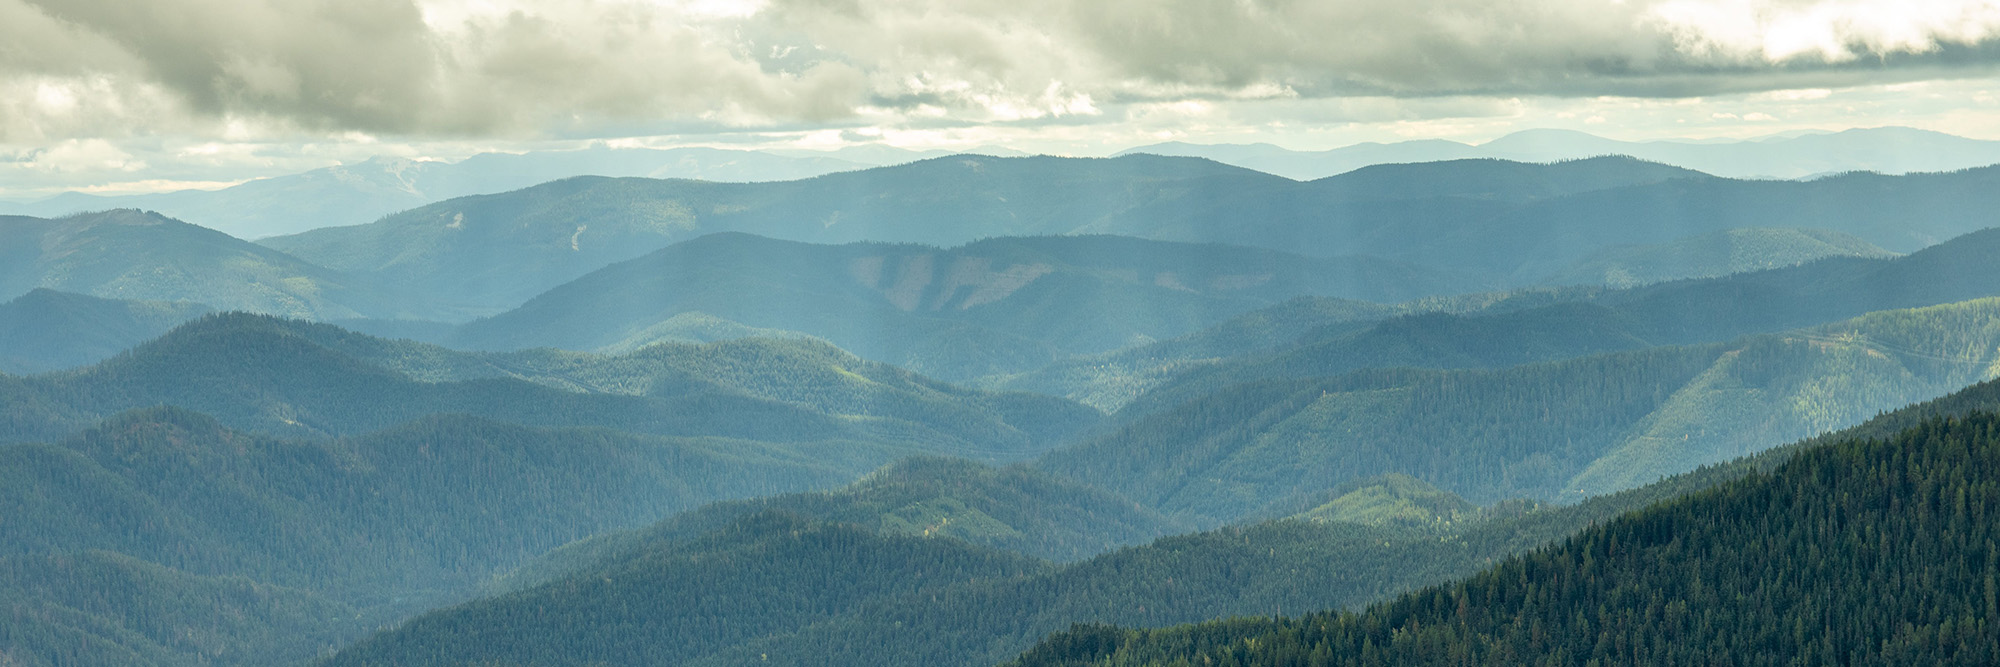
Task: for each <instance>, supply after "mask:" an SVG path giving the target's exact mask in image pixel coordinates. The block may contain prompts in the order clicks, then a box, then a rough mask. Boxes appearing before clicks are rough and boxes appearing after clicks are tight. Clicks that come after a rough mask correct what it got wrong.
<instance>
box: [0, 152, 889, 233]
mask: <svg viewBox="0 0 2000 667" xmlns="http://www.w3.org/2000/svg"><path fill="white" fill-rule="evenodd" d="M915 155H917V154H912V157H911V158H909V159H915ZM885 157H886V156H885ZM873 166H877V165H876V164H873V163H868V162H857V161H852V160H844V159H838V158H833V157H827V156H812V155H800V156H793V157H784V156H778V155H773V154H769V153H762V152H757V151H738V150H722V149H713V148H677V149H668V150H653V149H643V148H623V149H620V148H607V147H603V146H597V147H592V148H587V149H583V150H574V151H539V152H531V153H525V154H509V153H481V154H479V155H474V156H472V157H469V158H466V159H464V160H460V161H457V162H443V161H431V160H410V159H405V158H394V157H377V158H372V159H369V160H365V161H362V162H358V163H355V164H348V165H340V166H334V167H326V168H322V169H315V170H312V171H307V172H302V173H298V174H291V175H285V176H277V177H272V178H265V179H259V180H254V181H249V182H247V183H243V184H240V185H236V186H232V187H228V188H223V189H221V190H213V191H209V190H182V191H178V192H168V193H160V194H144V195H85V194H78V193H68V194H64V195H59V196H56V197H52V198H49V199H45V200H42V201H37V202H32V203H26V204H13V205H5V204H0V211H4V212H7V213H13V214H17V215H33V216H37V217H58V216H63V215H69V214H72V213H79V212H87V211H101V210H106V209H114V208H141V209H149V210H155V211H160V212H162V213H164V214H166V215H169V216H172V217H176V218H181V219H183V220H191V221H196V222H198V223H200V224H201V225H203V226H206V227H209V228H212V229H216V230H218V231H221V232H224V233H226V234H230V235H232V236H235V237H237V238H243V239H257V238H263V237H266V236H278V235H283V234H296V233H299V232H303V231H307V230H312V229H318V228H321V227H337V226H345V225H359V224H364V223H368V222H373V221H375V220H376V219H378V218H381V217H382V216H385V215H389V214H391V213H395V212H397V211H402V210H407V209H411V208H416V207H418V206H422V205H424V204H428V203H431V202H435V201H442V200H445V199H451V198H454V197H463V196H467V195H476V194H488V193H494V192H506V191H508V190H515V189H519V188H524V187H528V186H530V185H535V184H537V183H543V182H547V181H552V180H557V179H563V178H570V177H573V176H586V175H595V176H644V177H651V178H692V179H700V180H706V181H724V182H750V181H785V180H793V179H798V178H806V177H810V176H818V175H820V174H826V173H832V172H836V171H849V170H854V169H866V168H869V167H873Z"/></svg>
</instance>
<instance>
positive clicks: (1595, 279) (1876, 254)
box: [1544, 228, 1895, 287]
mask: <svg viewBox="0 0 2000 667" xmlns="http://www.w3.org/2000/svg"><path fill="white" fill-rule="evenodd" d="M1894 256H1895V253H1892V252H1889V251H1887V250H1883V249H1881V248H1877V247H1875V246H1874V245H1873V244H1870V243H1868V242H1867V241H1863V240H1861V239H1858V238H1855V237H1853V236H1850V235H1847V234H1842V233H1839V232H1827V231H1819V230H1811V229H1766V228H1748V229H1731V230H1727V231H1722V232H1713V233H1709V234H1701V235H1697V236H1692V237H1688V238H1685V239H1680V240H1677V241H1672V242H1668V243H1661V244H1655V245H1644V246H1621V247H1613V248H1606V249H1604V250H1600V251H1598V252H1596V253H1592V254H1591V255H1590V256H1589V257H1586V258H1584V259H1583V260H1582V261H1579V262H1577V263H1576V264H1574V265H1572V266H1570V267H1569V268H1567V269H1564V270H1562V271H1561V272H1558V273H1556V274H1555V275H1553V276H1550V277H1549V278H1547V279H1545V280H1544V282H1547V283H1550V284H1556V285H1607V286H1610V287H1634V286H1638V285H1645V284H1650V283H1661V282H1668V281H1672V280H1682V279H1686V278H1715V277H1719V276H1726V275H1729V274H1733V273H1749V272H1752V271H1762V270H1765V269H1776V268H1782V267H1787V266H1796V265H1799V264H1804V263H1806V262H1810V261H1814V260H1819V259H1825V258H1828V257H1869V258H1886V257H1894Z"/></svg>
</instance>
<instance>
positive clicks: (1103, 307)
mask: <svg viewBox="0 0 2000 667" xmlns="http://www.w3.org/2000/svg"><path fill="white" fill-rule="evenodd" d="M1469 283H1470V284H1476V283H1471V281H1468V280H1464V279H1455V278H1454V276H1452V275H1451V274H1449V273H1442V272H1432V271H1426V270H1423V269H1418V268H1415V267H1409V266H1403V265H1397V264H1393V263H1388V262H1379V261H1375V260H1371V259H1368V258H1337V259H1312V258H1306V257H1301V256H1297V255H1289V254H1284V253H1278V252H1273V251H1268V250H1259V249H1251V248H1236V247H1229V246H1220V245H1198V244H1174V243H1160V242H1155V241H1142V240H1138V239H1128V238H1117V237H1094V236H1090V237H1075V236H1048V237H1029V238H1001V239H990V240H986V241H981V242H977V243H973V244H969V245H965V246H960V247H956V248H949V249H941V248H936V247H930V246H919V245H907V244H903V245H896V244H882V243H857V244H847V245H840V246H826V245H812V244H805V243H797V242H790V241H777V240H772V239H766V238H761V237H756V236H750V235H747V234H719V235H712V236H707V237H703V238H700V239H696V240H693V241H688V242H685V243H681V244H676V245H674V246H671V247H668V248H665V249H662V250H660V251H658V252H655V253H653V254H650V255H647V256H646V257H642V258H640V259H636V260H632V261H629V262H624V263H620V264H616V265H612V266H610V267H606V268H604V269H601V270H599V271H596V272H593V273H591V274H590V275H587V276H584V277H582V278H579V279H577V280H575V281H573V282H570V283H568V284H565V285H563V286H561V287H558V288H556V289H553V290H550V291H549V292H547V293H545V294H542V295H540V296H537V297H535V298H534V299H532V300H530V301H529V302H528V303H526V304H525V305H523V306H521V307H520V308H517V309H515V310H512V311H508V312H506V313H503V314H500V315H497V316H494V317H492V318H488V319H484V320H479V321H475V322H472V323H469V324H467V325H465V326H464V327H462V328H461V329H460V330H459V331H458V332H457V333H456V334H455V335H454V336H452V337H451V338H449V339H447V340H448V342H449V343H450V344H452V345H456V346H462V347H467V348H472V349H518V348H527V347H537V346H550V347H559V348H564V349H571V350H597V349H623V348H626V347H630V346H631V345H632V341H633V340H635V339H641V340H643V339H644V338H645V337H646V335H647V333H648V332H649V331H651V330H653V329H654V328H655V327H658V326H661V325H662V324H663V323H668V322H670V321H671V320H672V319H673V318H675V317H679V316H683V315H685V314H688V313H704V314H708V315H712V316H716V317H721V318H724V319H727V320H729V321H731V322H736V323H740V324H742V325H747V326H751V327H760V328H770V329H780V330H786V331H797V332H802V333H806V334H811V335H814V336H818V337H822V338H825V339H827V340H830V341H832V342H834V343H835V344H838V345H840V346H841V347H843V348H845V349H848V350H851V351H854V352H855V353H857V354H860V355H862V356H864V357H867V358H871V359H877V360H882V361H887V362H890V363H895V364H897V365H901V366H904V367H907V368H910V369H913V370H916V371H919V372H923V373H926V374H930V375H935V376H938V377H941V378H945V379H965V378H973V377H978V376H983V375H991V374H995V373H1011V372H1019V371H1023V370H1028V369H1032V368H1036V367H1039V366H1042V365H1045V364H1047V363H1049V362H1051V361H1054V360H1056V359H1059V358H1062V357H1065V356H1070V355H1078V354H1092V353H1098V352H1104V351H1108V350H1112V349H1117V348H1121V347H1125V346H1128V345H1132V344H1135V343H1144V342H1148V341H1151V340H1156V339H1162V338H1169V337H1173V336H1178V335H1180V334H1183V333H1187V332H1189V331H1193V330H1196V329H1199V328H1201V327H1204V326H1207V325H1210V324H1214V323H1218V322H1221V321H1223V320H1225V319H1227V318H1229V317H1231V316H1234V315H1236V314H1237V313H1240V312H1243V311H1246V310H1251V309H1254V308H1257V307H1260V306H1263V305H1267V304H1271V303H1276V302H1279V301H1282V300H1285V299H1288V298H1291V297H1294V296H1297V295H1301V294H1359V295H1362V296H1365V297H1372V298H1377V299H1383V300H1401V299H1406V298H1414V297H1418V296H1423V295H1426V294H1441V293H1449V292H1452V291H1455V290H1454V287H1457V286H1462V285H1466V284H1469Z"/></svg>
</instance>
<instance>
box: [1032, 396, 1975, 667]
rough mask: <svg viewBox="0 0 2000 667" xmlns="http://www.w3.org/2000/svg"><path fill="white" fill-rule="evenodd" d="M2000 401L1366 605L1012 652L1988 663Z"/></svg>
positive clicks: (1183, 661)
mask: <svg viewBox="0 0 2000 667" xmlns="http://www.w3.org/2000/svg"><path fill="white" fill-rule="evenodd" d="M1996 511H2000V418H1996V417H1995V416H1993V415H1992V414H1991V413H1978V414H1973V415H1969V416H1966V417H1962V418H1953V419H1946V420H1937V421H1930V422H1926V423H1924V424H1921V425H1919V426H1917V427H1915V428H1912V429H1910V430H1908V431H1905V432H1903V433H1901V434H1898V435H1896V436H1894V437H1892V438H1889V439H1886V440H1876V439H1868V440H1847V441H1844V442H1840V443H1837V444H1833V445H1829V446H1824V447H1819V448H1814V449H1810V450H1807V451H1803V452H1799V453H1798V454H1796V455H1795V456H1793V457H1792V458H1791V459H1790V460H1789V461H1787V462H1786V463H1785V464H1783V465H1781V466H1779V467H1777V468H1776V469H1774V470H1772V471H1770V472H1769V473H1758V474H1751V475H1749V476H1747V477H1744V478H1742V479H1739V480H1736V481H1732V482H1728V483H1725V484H1723V485H1721V486H1719V487H1716V488H1713V489H1710V490H1707V491H1703V492H1699V493H1696V494H1694V495H1691V496H1689V497H1685V498H1681V499H1678V500H1674V501H1671V502H1667V503H1663V504H1660V505H1656V506H1654V507H1651V508H1648V509H1646V510H1644V511H1641V512H1638V513H1634V514H1630V515H1626V516H1623V517H1620V518H1619V519H1617V520H1614V521H1611V522H1609V523H1607V524H1605V525H1602V526H1598V527H1593V528H1590V529H1588V530H1585V531H1584V532H1583V533H1581V534H1579V535H1577V536H1575V537H1572V538H1570V539H1568V540H1565V541H1563V542H1562V543H1560V544H1557V545H1554V546H1551V547H1549V548H1546V549H1543V550H1539V551H1536V552H1534V553H1531V554H1528V555H1525V556H1520V557H1517V558H1513V559H1509V560H1507V561H1505V562H1503V563H1501V564H1499V565H1497V566H1495V567H1493V568H1491V569H1489V570H1487V571H1485V572H1483V573H1481V574H1479V575H1477V576H1474V577H1472V578H1470V579H1467V580H1464V581H1462V582H1459V583H1456V584H1451V585H1445V586H1438V587H1433V588H1429V589H1425V590H1423V591H1420V592H1417V593H1413V594H1410V595H1407V596H1404V597H1402V598H1399V599H1397V600H1394V601H1391V602H1387V603H1383V604H1380V605H1377V606H1375V607H1372V608H1370V609H1368V610H1367V611H1365V612H1362V613H1358V614H1357V613H1315V614H1308V615H1305V616H1301V617H1298V618H1293V619H1282V620H1272V619H1241V620H1235V621H1228V622H1219V623H1207V624H1200V625H1193V626H1183V627H1177V628H1167V629H1163V630H1151V631H1147V630H1137V631H1134V630H1121V629H1117V628H1112V627H1105V626H1084V627H1078V628H1075V629H1073V630H1071V631H1069V632H1066V633H1063V634H1060V635H1057V636H1055V637H1052V638H1050V639H1049V640H1048V641H1046V642H1044V643H1043V644H1041V645H1040V646H1038V647H1036V648H1035V649H1033V650H1030V651H1029V652H1028V653H1026V654H1025V655H1023V656H1022V657H1021V658H1020V659H1019V660H1017V661H1015V662H1014V663H1011V664H1014V665H1021V666H1023V667H1026V666H1029V665H1107V666H1109V665H1196V664H1234V665H1322V664H1324V665H1378V664H1396V665H1431V664H1438V665H1443V664H1453V665H1457V664H1538V665H1573V664H1604V663H1610V662H1615V663H1618V664H1642V665H1668V664H1703V663H1708V664H1714V663H1716V662H1727V663H1730V664H1822V663H1840V664H1861V665H1875V664H1880V665H1904V664H1962V665H1977V664H1992V663H1994V662H1995V661H2000V643H1996V642H1994V641H1993V636H1994V627H1993V626H1994V624H1995V623H2000V602H1996V601H1995V600H1996V597H1995V595H1996V594H1995V591H1996V590H2000V589H1996V584H1995V581H1996V580H2000V548H1996V547H1995V546H1994V542H1995V539H1996V537H2000V536H1996V535H1995V530H1996V527H2000V521H1996V518H1995V516H1994V513H1995V512H1996Z"/></svg>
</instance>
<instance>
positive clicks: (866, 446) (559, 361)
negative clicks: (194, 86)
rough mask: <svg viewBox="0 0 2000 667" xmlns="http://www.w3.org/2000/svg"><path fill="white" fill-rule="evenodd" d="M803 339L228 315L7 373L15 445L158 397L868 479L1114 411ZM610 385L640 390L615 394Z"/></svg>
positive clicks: (1028, 439)
mask: <svg viewBox="0 0 2000 667" xmlns="http://www.w3.org/2000/svg"><path fill="white" fill-rule="evenodd" d="M719 345H725V346H727V345H729V344H719ZM801 345H805V344H801V343H786V342H783V341H765V342H763V343H745V344H738V345H735V346H733V347H719V348H710V349H706V350H704V349H694V350H685V349H674V348H666V347H662V348H653V349H649V350H643V351H641V352H640V353H637V356H635V357H634V358H630V359H627V360H623V361H620V360H608V361H607V360H602V359H587V358H586V359H579V358H564V357H562V356H561V355H555V357H554V358H550V359H546V360H543V365H541V366H540V370H537V369H536V366H535V364H531V363H527V362H526V361H524V360H522V359H521V358H519V357H517V358H514V359H506V358H494V357H482V356H477V355H463V354H460V353H454V352H451V351H449V350H443V349H441V348H435V347H430V346H422V345H416V344H412V343H407V342H400V343H399V342H392V341H384V340H380V339H372V338H368V337H365V336H360V335H356V334H348V333H346V332H341V331H340V330H338V329H336V328H333V327H330V326H327V325H309V324H302V323H298V322H288V321H284V320H277V319H273V318H267V317H261V316H253V315H242V314H233V315H222V316H211V317H206V318H203V319H201V320H197V321H195V322H192V323H189V324H187V325H184V326H182V327H180V328H177V329H175V330H174V331H173V332H171V333H169V334H168V335H166V336H165V337H162V338H160V339H158V340H155V341H152V342H149V343H146V344H144V345H141V346H139V347H137V348H135V349H133V350H132V351H131V352H130V353H128V354H122V355H119V356H117V357H114V358H112V359H110V360H108V361H105V362H103V363H100V364H97V365H95V366H91V367H87V368H84V369H80V370H78V371H74V372H69V373H62V374H54V375H44V376H32V377H26V378H18V377H7V376H0V442H21V441H30V440H47V439H53V438H57V437H61V436H62V435H63V434H65V433H70V432H73V431H75V430H76V429H78V428H81V427H82V426H83V425H86V424H88V423H91V422H94V421H96V420H98V419H102V418H104V417H106V416H109V415H111V414H115V413H117V412H121V411H124V410H129V409H135V408H141V407H146V406H153V405H176V406H180V407H183V408H187V409H192V410H198V411H202V412H205V413H208V414H212V415H214V416H215V417H216V418H218V419H220V420H222V421H223V422H224V423H226V424H229V425H231V426H232V427H235V428H243V429H254V430H257V431H262V432H266V433H272V434H278V435H289V436H319V435H348V434H356V433H363V432H367V431H372V430H376V429H381V428H386V427H388V426H391V425H394V424H397V423H402V422H406V421H409V420H412V419H416V418H419V417H422V416H424V415H428V414H438V413H463V414H469V415H473V416H479V417H483V418H488V419H494V420H498V421H506V422H511V423H518V424H526V425H536V426H550V427H584V426H595V427H604V428H614V429H619V430H625V431H633V432H641V433H652V434H659V435H672V436H715V437H730V438H739V439H743V440H746V441H750V440H754V441H763V442H771V443H782V447H783V448H785V449H787V450H788V451H795V452H810V453H811V455H812V456H815V457H818V459H819V460H820V461H821V462H822V463H823V464H825V465H830V466H849V468H848V469H849V470H852V471H854V472H855V474H859V472H860V471H864V470H868V469H872V468H874V467H876V466H879V465H881V464H883V463H885V462H887V461H889V460H892V459H895V458H900V457H903V456H907V455H910V454H915V453H936V454H952V455H961V456H965V457H968V458H975V459H984V460H1019V459H1020V458H1023V457H1027V456H1032V455H1034V454H1035V453H1037V452H1039V451H1043V450H1045V449H1047V448H1048V447H1051V446H1054V444H1056V443H1057V442H1060V441H1061V440H1062V439H1063V438H1064V437H1066V434H1068V433H1071V432H1074V431H1076V430H1078V429H1081V428H1084V427H1086V426H1088V425H1089V424H1091V423H1092V421H1094V420H1095V419H1096V417H1097V415H1096V413H1095V412H1094V411H1091V410H1089V409H1088V408H1083V407H1081V406H1076V405H1075V404H1070V403H1067V402H1064V401H1061V400H1060V399H1051V398H1047V397H1038V396H1029V395H1018V394H1013V395H1010V394H987V393H983V392H972V391H966V390H961V389H956V388H952V387H949V386H946V385H940V384H938V383H935V382H933V381H930V380H926V379H923V378H921V377H917V376H914V375H912V374H909V373H907V372H905V371H901V370H898V369H891V368H886V367H881V366H879V365H871V364H867V363H865V362H861V361H859V360H857V359H854V358H853V357H852V356H850V355H846V354H845V353H841V352H839V351H838V350H833V349H831V348H830V347H828V346H825V345H824V344H819V345H818V347H816V348H815V347H812V346H810V345H806V346H803V347H801ZM627 362H629V363H627ZM496 366H497V367H498V368H497V369H496V368H495V367H496ZM607 367H608V368H613V369H615V372H612V371H607V370H605V369H606V368H607ZM850 368H851V369H853V370H848V369H850ZM718 370H721V371H723V372H717V371H718ZM524 376H525V377H528V378H531V379H532V380H533V381H528V380H524V379H520V378H522V377H524ZM869 377H874V378H879V379H880V380H881V381H880V382H877V381H875V380H870V379H868V378H869ZM828 378H833V379H842V378H845V381H834V382H828V381H826V380H827V379H828ZM599 383H604V384H614V383H623V384H624V385H625V386H624V387H623V388H621V389H620V390H619V391H599V390H597V387H598V385H599ZM1016 424H1018V425H1019V426H1018V427H1016V426H1015V425H1016ZM773 446H779V445H773Z"/></svg>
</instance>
